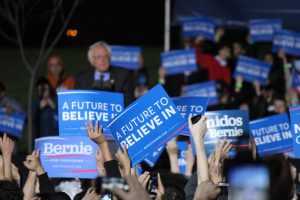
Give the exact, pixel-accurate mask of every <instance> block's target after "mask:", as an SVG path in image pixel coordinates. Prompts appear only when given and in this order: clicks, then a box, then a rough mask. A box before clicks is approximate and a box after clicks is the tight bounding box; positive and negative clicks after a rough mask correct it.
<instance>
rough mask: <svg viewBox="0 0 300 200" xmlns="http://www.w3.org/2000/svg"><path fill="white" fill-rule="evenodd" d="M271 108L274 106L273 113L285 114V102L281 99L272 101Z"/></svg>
mask: <svg viewBox="0 0 300 200" xmlns="http://www.w3.org/2000/svg"><path fill="white" fill-rule="evenodd" d="M273 106H274V112H275V113H285V112H286V105H285V102H284V101H283V100H281V99H276V100H274V103H273Z"/></svg>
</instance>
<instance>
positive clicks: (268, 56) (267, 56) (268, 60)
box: [264, 53, 274, 65]
mask: <svg viewBox="0 0 300 200" xmlns="http://www.w3.org/2000/svg"><path fill="white" fill-rule="evenodd" d="M264 61H265V62H266V63H268V64H270V65H272V64H273V63H274V57H273V54H271V53H266V54H265V56H264Z"/></svg>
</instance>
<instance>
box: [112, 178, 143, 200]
mask: <svg viewBox="0 0 300 200" xmlns="http://www.w3.org/2000/svg"><path fill="white" fill-rule="evenodd" d="M125 180H126V182H127V183H128V185H129V192H125V191H124V190H122V189H120V188H117V187H114V188H113V190H112V193H113V194H115V195H117V196H118V197H121V199H123V200H149V197H148V193H147V192H146V190H145V189H143V187H142V185H141V184H140V183H139V181H138V180H137V179H136V178H135V177H134V176H126V177H125Z"/></svg>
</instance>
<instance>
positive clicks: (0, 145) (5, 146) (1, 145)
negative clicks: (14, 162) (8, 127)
mask: <svg viewBox="0 0 300 200" xmlns="http://www.w3.org/2000/svg"><path fill="white" fill-rule="evenodd" d="M14 147H15V143H14V142H13V141H12V140H11V139H10V138H9V137H7V135H6V134H4V135H3V137H2V138H0V149H1V152H2V158H3V166H4V170H3V171H4V177H3V178H6V179H8V180H12V169H11V156H12V153H13V151H14Z"/></svg>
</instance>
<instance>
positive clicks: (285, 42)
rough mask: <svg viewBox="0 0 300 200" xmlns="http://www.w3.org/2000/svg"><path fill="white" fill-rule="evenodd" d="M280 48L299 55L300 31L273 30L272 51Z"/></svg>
mask: <svg viewBox="0 0 300 200" xmlns="http://www.w3.org/2000/svg"><path fill="white" fill-rule="evenodd" d="M280 49H283V50H284V52H285V53H286V54H290V55H294V56H299V55H300V33H298V32H293V31H288V30H278V31H275V34H274V38H273V47H272V51H273V52H278V51H279V50H280Z"/></svg>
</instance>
